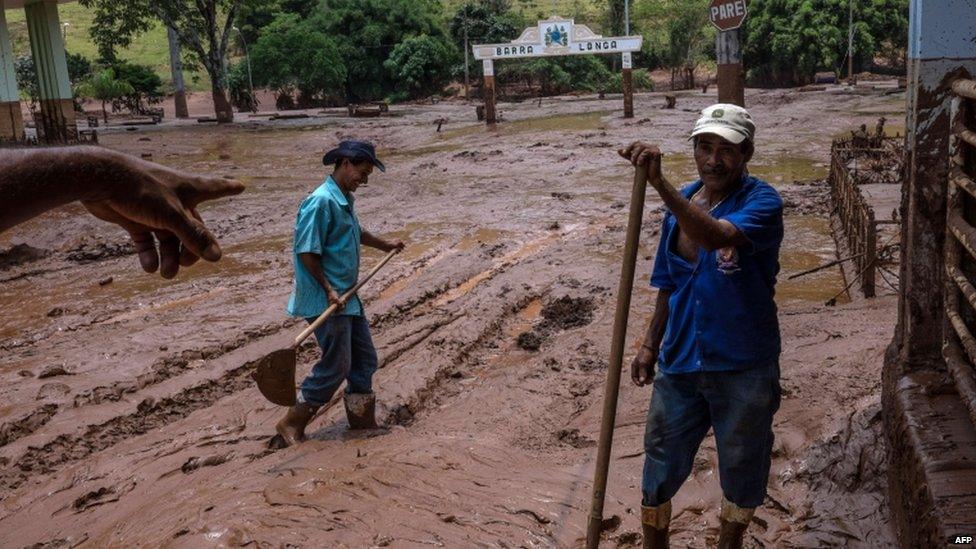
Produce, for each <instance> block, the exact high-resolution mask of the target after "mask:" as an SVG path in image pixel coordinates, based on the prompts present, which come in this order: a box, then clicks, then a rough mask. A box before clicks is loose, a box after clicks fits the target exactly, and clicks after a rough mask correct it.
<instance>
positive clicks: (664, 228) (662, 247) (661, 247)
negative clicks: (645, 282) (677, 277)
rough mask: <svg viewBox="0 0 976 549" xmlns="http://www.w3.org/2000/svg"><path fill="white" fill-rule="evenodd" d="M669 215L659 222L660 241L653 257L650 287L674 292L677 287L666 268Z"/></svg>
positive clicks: (668, 269)
mask: <svg viewBox="0 0 976 549" xmlns="http://www.w3.org/2000/svg"><path fill="white" fill-rule="evenodd" d="M670 216H671V214H670V213H669V214H667V215H665V216H664V220H663V221H661V240H660V242H658V245H657V254H656V255H655V256H654V270H653V271H651V286H654V287H655V288H658V289H659V290H668V291H672V292H673V291H674V290H675V288H677V285H676V284H675V283H674V279H673V278H671V269H670V268H669V267H668V235H669V234H670V232H671V231H670V230H668V226H669V224H668V218H669V217H670Z"/></svg>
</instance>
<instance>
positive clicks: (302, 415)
mask: <svg viewBox="0 0 976 549" xmlns="http://www.w3.org/2000/svg"><path fill="white" fill-rule="evenodd" d="M317 409H318V408H316V407H314V406H309V405H308V404H305V403H304V402H299V403H297V404H295V405H294V406H292V407H291V408H288V413H287V414H285V417H284V418H282V419H281V421H279V422H278V424H277V425H275V430H276V431H278V434H279V435H281V438H282V439H283V440H284V441H285V444H286V445H288V446H293V445H295V444H298V443H299V442H302V441H304V440H305V426H306V425H308V422H309V421H312V417H313V416H315V411H316V410H317Z"/></svg>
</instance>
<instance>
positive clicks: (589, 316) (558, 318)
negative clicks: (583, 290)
mask: <svg viewBox="0 0 976 549" xmlns="http://www.w3.org/2000/svg"><path fill="white" fill-rule="evenodd" d="M594 309H596V305H595V304H594V303H593V298H590V297H570V296H562V297H560V298H559V299H556V300H555V301H550V302H549V303H546V304H545V306H543V307H542V318H544V319H545V320H544V321H543V322H542V325H543V326H544V327H552V328H557V329H560V330H568V329H570V328H579V327H580V326H586V325H587V324H589V323H590V322H592V321H593V311H594Z"/></svg>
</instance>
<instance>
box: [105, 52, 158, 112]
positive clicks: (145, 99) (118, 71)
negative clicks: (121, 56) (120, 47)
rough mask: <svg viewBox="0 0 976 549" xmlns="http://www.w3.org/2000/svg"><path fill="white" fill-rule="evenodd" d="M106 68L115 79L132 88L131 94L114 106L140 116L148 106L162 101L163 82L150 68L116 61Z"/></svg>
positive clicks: (114, 103) (118, 100)
mask: <svg viewBox="0 0 976 549" xmlns="http://www.w3.org/2000/svg"><path fill="white" fill-rule="evenodd" d="M107 68H109V69H111V70H112V72H113V73H114V75H115V77H116V78H117V79H119V80H121V81H122V82H126V83H128V84H129V85H130V86H131V87H132V92H131V93H128V94H125V95H123V96H122V97H120V98H118V99H116V100H115V101H113V105H114V106H116V107H119V108H125V109H128V110H129V111H130V112H132V113H136V114H142V113H145V112H146V109H147V108H148V106H149V105H155V104H156V103H159V102H160V101H162V100H163V90H162V88H163V81H162V80H161V79H160V78H159V75H157V74H156V73H155V71H153V70H152V68H151V67H149V66H147V65H137V64H135V63H130V62H128V61H117V62H115V63H113V64H112V65H111V66H109V67H107Z"/></svg>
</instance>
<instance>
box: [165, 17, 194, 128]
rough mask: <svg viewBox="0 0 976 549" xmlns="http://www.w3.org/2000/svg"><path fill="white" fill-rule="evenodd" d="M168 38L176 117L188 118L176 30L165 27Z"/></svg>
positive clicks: (181, 61) (188, 112)
mask: <svg viewBox="0 0 976 549" xmlns="http://www.w3.org/2000/svg"><path fill="white" fill-rule="evenodd" d="M166 36H167V38H168V39H169V66H170V70H171V71H172V73H173V89H174V90H175V96H174V100H175V104H176V105H175V110H176V118H189V117H190V111H189V109H188V108H187V106H186V86H185V85H184V84H183V60H182V59H181V58H180V39H179V37H178V36H176V31H174V30H173V29H171V28H169V27H166Z"/></svg>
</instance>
